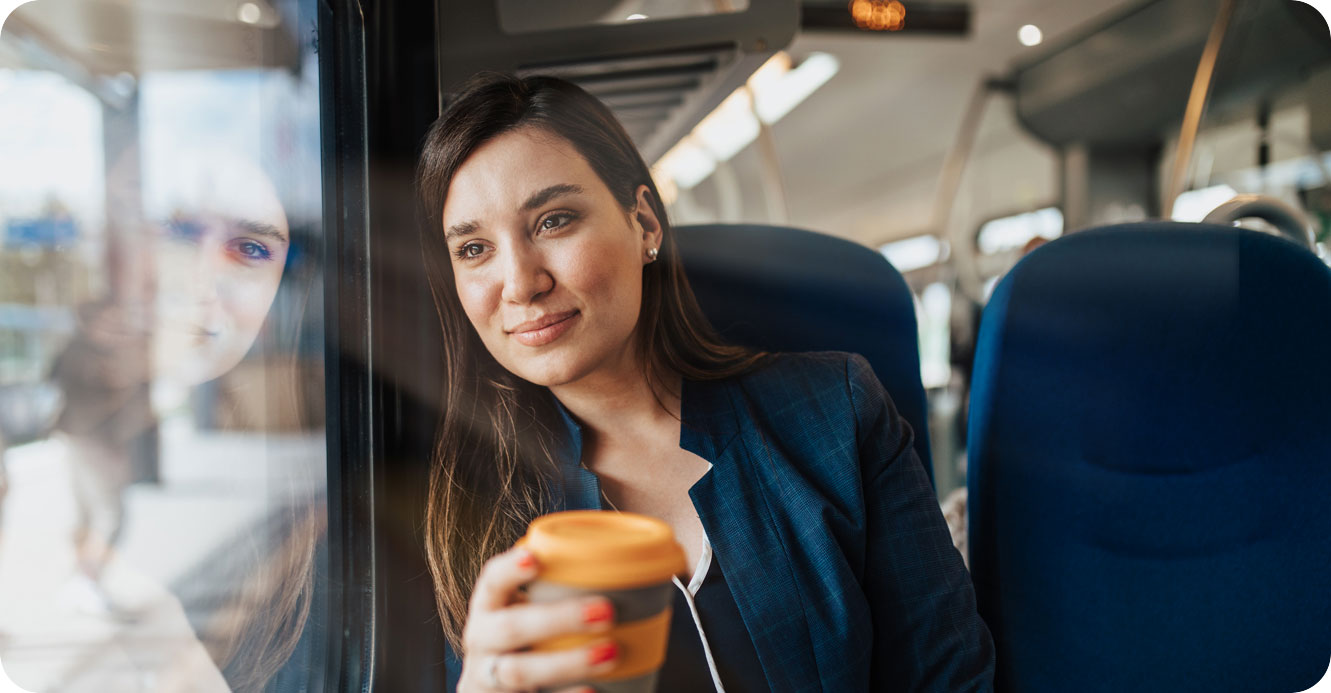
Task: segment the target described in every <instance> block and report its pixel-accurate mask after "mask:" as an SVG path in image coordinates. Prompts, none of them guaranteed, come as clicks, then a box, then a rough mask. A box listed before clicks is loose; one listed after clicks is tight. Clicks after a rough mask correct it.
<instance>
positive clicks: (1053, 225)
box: [975, 207, 1063, 255]
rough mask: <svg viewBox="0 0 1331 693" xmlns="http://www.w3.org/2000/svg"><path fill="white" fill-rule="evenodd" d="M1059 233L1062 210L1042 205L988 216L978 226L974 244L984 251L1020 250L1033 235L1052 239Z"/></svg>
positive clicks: (988, 253)
mask: <svg viewBox="0 0 1331 693" xmlns="http://www.w3.org/2000/svg"><path fill="white" fill-rule="evenodd" d="M1061 235H1063V212H1062V210H1060V209H1059V208H1057V207H1045V208H1044V209H1037V210H1035V211H1033V212H1025V213H1022V214H1014V215H1012V216H1008V217H999V218H998V219H991V220H989V221H986V222H985V223H984V224H982V225H981V226H980V231H979V233H977V234H976V235H975V244H976V245H977V246H978V247H979V249H980V252H981V253H984V254H985V255H993V254H996V253H1002V252H1007V251H1011V250H1020V249H1021V248H1023V247H1025V246H1026V244H1027V243H1030V242H1031V241H1033V240H1035V239H1036V238H1043V239H1045V240H1053V239H1055V238H1058V237H1059V236H1061Z"/></svg>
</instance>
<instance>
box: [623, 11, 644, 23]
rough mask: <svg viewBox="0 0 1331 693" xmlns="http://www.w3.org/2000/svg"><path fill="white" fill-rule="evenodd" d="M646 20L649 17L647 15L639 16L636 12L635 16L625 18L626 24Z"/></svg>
mask: <svg viewBox="0 0 1331 693" xmlns="http://www.w3.org/2000/svg"><path fill="white" fill-rule="evenodd" d="M646 18H647V15H645V14H638V13H637V12H634V13H633V14H631V15H629V16H627V17H625V18H624V21H626V22H637V21H641V20H644V19H646Z"/></svg>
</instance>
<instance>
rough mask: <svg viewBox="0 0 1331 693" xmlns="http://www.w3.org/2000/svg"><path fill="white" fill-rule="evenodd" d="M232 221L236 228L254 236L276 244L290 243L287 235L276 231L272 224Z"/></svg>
mask: <svg viewBox="0 0 1331 693" xmlns="http://www.w3.org/2000/svg"><path fill="white" fill-rule="evenodd" d="M234 221H235V224H236V226H239V227H240V228H242V229H245V231H247V232H249V233H252V234H254V235H256V236H263V237H264V238H267V239H268V240H270V241H273V242H276V243H282V244H286V243H289V242H290V239H288V238H287V235H286V234H285V233H282V232H281V231H279V230H277V227H276V226H273V225H272V224H265V223H263V222H261V221H253V220H251V219H236V220H234Z"/></svg>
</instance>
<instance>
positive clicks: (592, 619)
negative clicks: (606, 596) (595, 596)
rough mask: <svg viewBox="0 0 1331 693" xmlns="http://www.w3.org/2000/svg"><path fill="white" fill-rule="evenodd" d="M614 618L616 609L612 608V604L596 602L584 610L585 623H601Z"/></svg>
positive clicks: (583, 618)
mask: <svg viewBox="0 0 1331 693" xmlns="http://www.w3.org/2000/svg"><path fill="white" fill-rule="evenodd" d="M614 617H615V609H614V607H612V606H610V602H596V603H595V604H588V605H587V606H585V607H583V609H582V621H583V623H588V624H591V623H601V622H602V621H609V620H610V619H612V618H614Z"/></svg>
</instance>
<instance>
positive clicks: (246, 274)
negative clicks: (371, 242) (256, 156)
mask: <svg viewBox="0 0 1331 693" xmlns="http://www.w3.org/2000/svg"><path fill="white" fill-rule="evenodd" d="M176 193H177V195H176V196H175V198H174V199H175V201H176V202H175V205H174V209H173V210H172V212H170V214H169V216H166V218H164V219H158V220H157V221H156V227H157V231H158V234H157V238H156V253H155V261H154V264H155V268H154V269H155V274H156V291H155V294H156V306H155V322H156V324H155V329H154V332H153V345H152V348H153V365H154V368H153V372H154V374H155V375H156V376H158V377H162V378H166V379H168V380H173V381H176V382H182V383H185V384H196V383H200V382H203V381H206V380H211V379H213V378H216V377H218V376H220V375H222V374H223V373H225V372H227V371H229V370H231V369H232V368H234V367H235V366H236V364H237V363H239V362H240V360H241V359H242V358H243V357H244V356H245V353H246V352H248V351H249V349H250V347H251V346H252V345H253V344H254V340H255V338H256V337H257V336H258V334H259V329H260V327H262V325H263V322H264V319H265V318H266V317H267V315H268V310H269V308H270V307H271V306H272V303H273V298H274V297H275V296H276V294H277V287H278V284H279V283H280V282H281V279H282V270H283V267H284V265H285V263H286V256H287V250H288V247H289V245H290V241H291V232H290V230H289V228H288V226H287V219H286V214H285V212H284V210H283V209H282V206H281V204H280V203H279V202H278V199H277V195H276V192H275V191H274V190H273V187H272V184H271V183H269V182H268V180H267V178H266V177H264V176H263V175H262V173H261V172H258V171H257V169H253V170H247V169H246V168H245V167H232V168H230V169H220V168H216V167H215V168H213V169H211V170H210V171H209V173H208V175H207V176H206V177H203V178H200V179H199V180H194V181H184V180H182V181H181V185H180V186H179V187H178V189H177V190H176Z"/></svg>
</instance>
